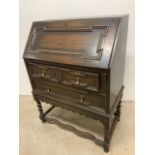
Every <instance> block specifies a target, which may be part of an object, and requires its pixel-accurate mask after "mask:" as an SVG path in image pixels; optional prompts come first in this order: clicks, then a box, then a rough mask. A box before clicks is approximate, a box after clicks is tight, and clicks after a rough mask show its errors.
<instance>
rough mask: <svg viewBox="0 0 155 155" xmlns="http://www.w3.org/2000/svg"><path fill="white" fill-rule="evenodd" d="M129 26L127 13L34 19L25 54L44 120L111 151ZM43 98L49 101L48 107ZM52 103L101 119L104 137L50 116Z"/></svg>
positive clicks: (34, 91) (120, 96) (120, 95)
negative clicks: (58, 18)
mask: <svg viewBox="0 0 155 155" xmlns="http://www.w3.org/2000/svg"><path fill="white" fill-rule="evenodd" d="M127 29H128V16H122V17H108V18H92V19H71V20H55V21H37V22H33V24H32V27H31V30H30V34H29V37H28V41H27V44H26V47H25V52H24V55H23V57H24V61H25V65H26V68H27V71H28V75H29V78H30V82H31V85H32V89H33V91H32V94H33V97H34V100H35V101H36V103H37V106H38V110H39V117H40V119H41V120H42V121H43V122H49V123H56V124H57V125H59V126H61V127H64V128H65V129H69V130H73V131H74V132H75V133H77V134H78V135H79V136H82V137H85V138H88V139H92V140H94V141H95V142H96V143H97V144H100V145H102V146H103V148H104V150H105V152H108V151H109V146H110V141H111V137H112V134H113V131H114V129H115V126H116V124H117V122H118V121H119V119H120V108H121V98H122V95H123V88H124V86H123V75H124V64H125V53H126V52H125V51H126V40H127ZM44 102H46V103H48V104H51V108H50V109H48V110H47V111H45V112H44V110H43V108H42V104H44ZM54 107H62V108H65V109H67V110H71V111H73V112H78V113H79V114H83V115H85V116H86V117H90V118H92V119H95V120H99V121H101V122H102V123H103V125H104V132H103V134H104V140H99V139H97V138H96V137H95V136H94V135H92V134H90V133H86V132H82V131H80V130H78V129H76V128H74V127H72V126H70V125H67V124H64V123H62V122H60V121H58V120H57V119H55V118H49V117H48V113H49V112H50V111H51V110H52V109H53V108H54ZM116 134H117V133H116Z"/></svg>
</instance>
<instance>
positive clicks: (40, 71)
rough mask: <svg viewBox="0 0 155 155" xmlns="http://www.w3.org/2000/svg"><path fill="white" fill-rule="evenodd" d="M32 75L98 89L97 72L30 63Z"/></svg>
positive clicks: (70, 84) (87, 88) (73, 85)
mask: <svg viewBox="0 0 155 155" xmlns="http://www.w3.org/2000/svg"><path fill="white" fill-rule="evenodd" d="M30 67H31V72H32V77H35V78H39V79H41V80H46V81H52V82H56V83H61V84H63V85H69V86H72V87H75V88H83V89H86V90H92V91H98V90H99V74H98V73H92V72H84V71H80V70H74V69H68V68H60V67H54V66H47V65H41V64H39V65H38V64H35V63H31V64H30Z"/></svg>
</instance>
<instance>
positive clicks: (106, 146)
mask: <svg viewBox="0 0 155 155" xmlns="http://www.w3.org/2000/svg"><path fill="white" fill-rule="evenodd" d="M109 147H110V133H109V130H108V129H107V128H104V146H103V148H104V151H105V152H109Z"/></svg>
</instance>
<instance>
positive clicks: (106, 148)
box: [103, 142, 109, 153]
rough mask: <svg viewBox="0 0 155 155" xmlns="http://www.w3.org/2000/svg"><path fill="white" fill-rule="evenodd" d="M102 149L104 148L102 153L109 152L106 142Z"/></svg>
mask: <svg viewBox="0 0 155 155" xmlns="http://www.w3.org/2000/svg"><path fill="white" fill-rule="evenodd" d="M103 148H104V152H106V153H108V152H109V144H107V143H106V142H104V145H103Z"/></svg>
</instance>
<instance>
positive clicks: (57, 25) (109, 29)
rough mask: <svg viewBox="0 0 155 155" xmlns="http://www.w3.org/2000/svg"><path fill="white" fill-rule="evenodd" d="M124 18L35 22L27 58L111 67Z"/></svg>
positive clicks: (25, 55) (26, 49)
mask: <svg viewBox="0 0 155 155" xmlns="http://www.w3.org/2000/svg"><path fill="white" fill-rule="evenodd" d="M120 19H121V18H120V17H117V18H94V19H72V20H55V21H38V22H33V24H32V27H31V31H30V34H29V37H28V41H27V44H26V48H25V52H24V58H29V59H35V60H42V61H48V62H53V63H62V64H69V65H77V66H85V67H92V68H105V69H106V68H108V66H109V63H110V59H111V55H112V51H113V46H114V44H115V40H116V39H115V38H116V34H117V29H118V25H119V20H120Z"/></svg>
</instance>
